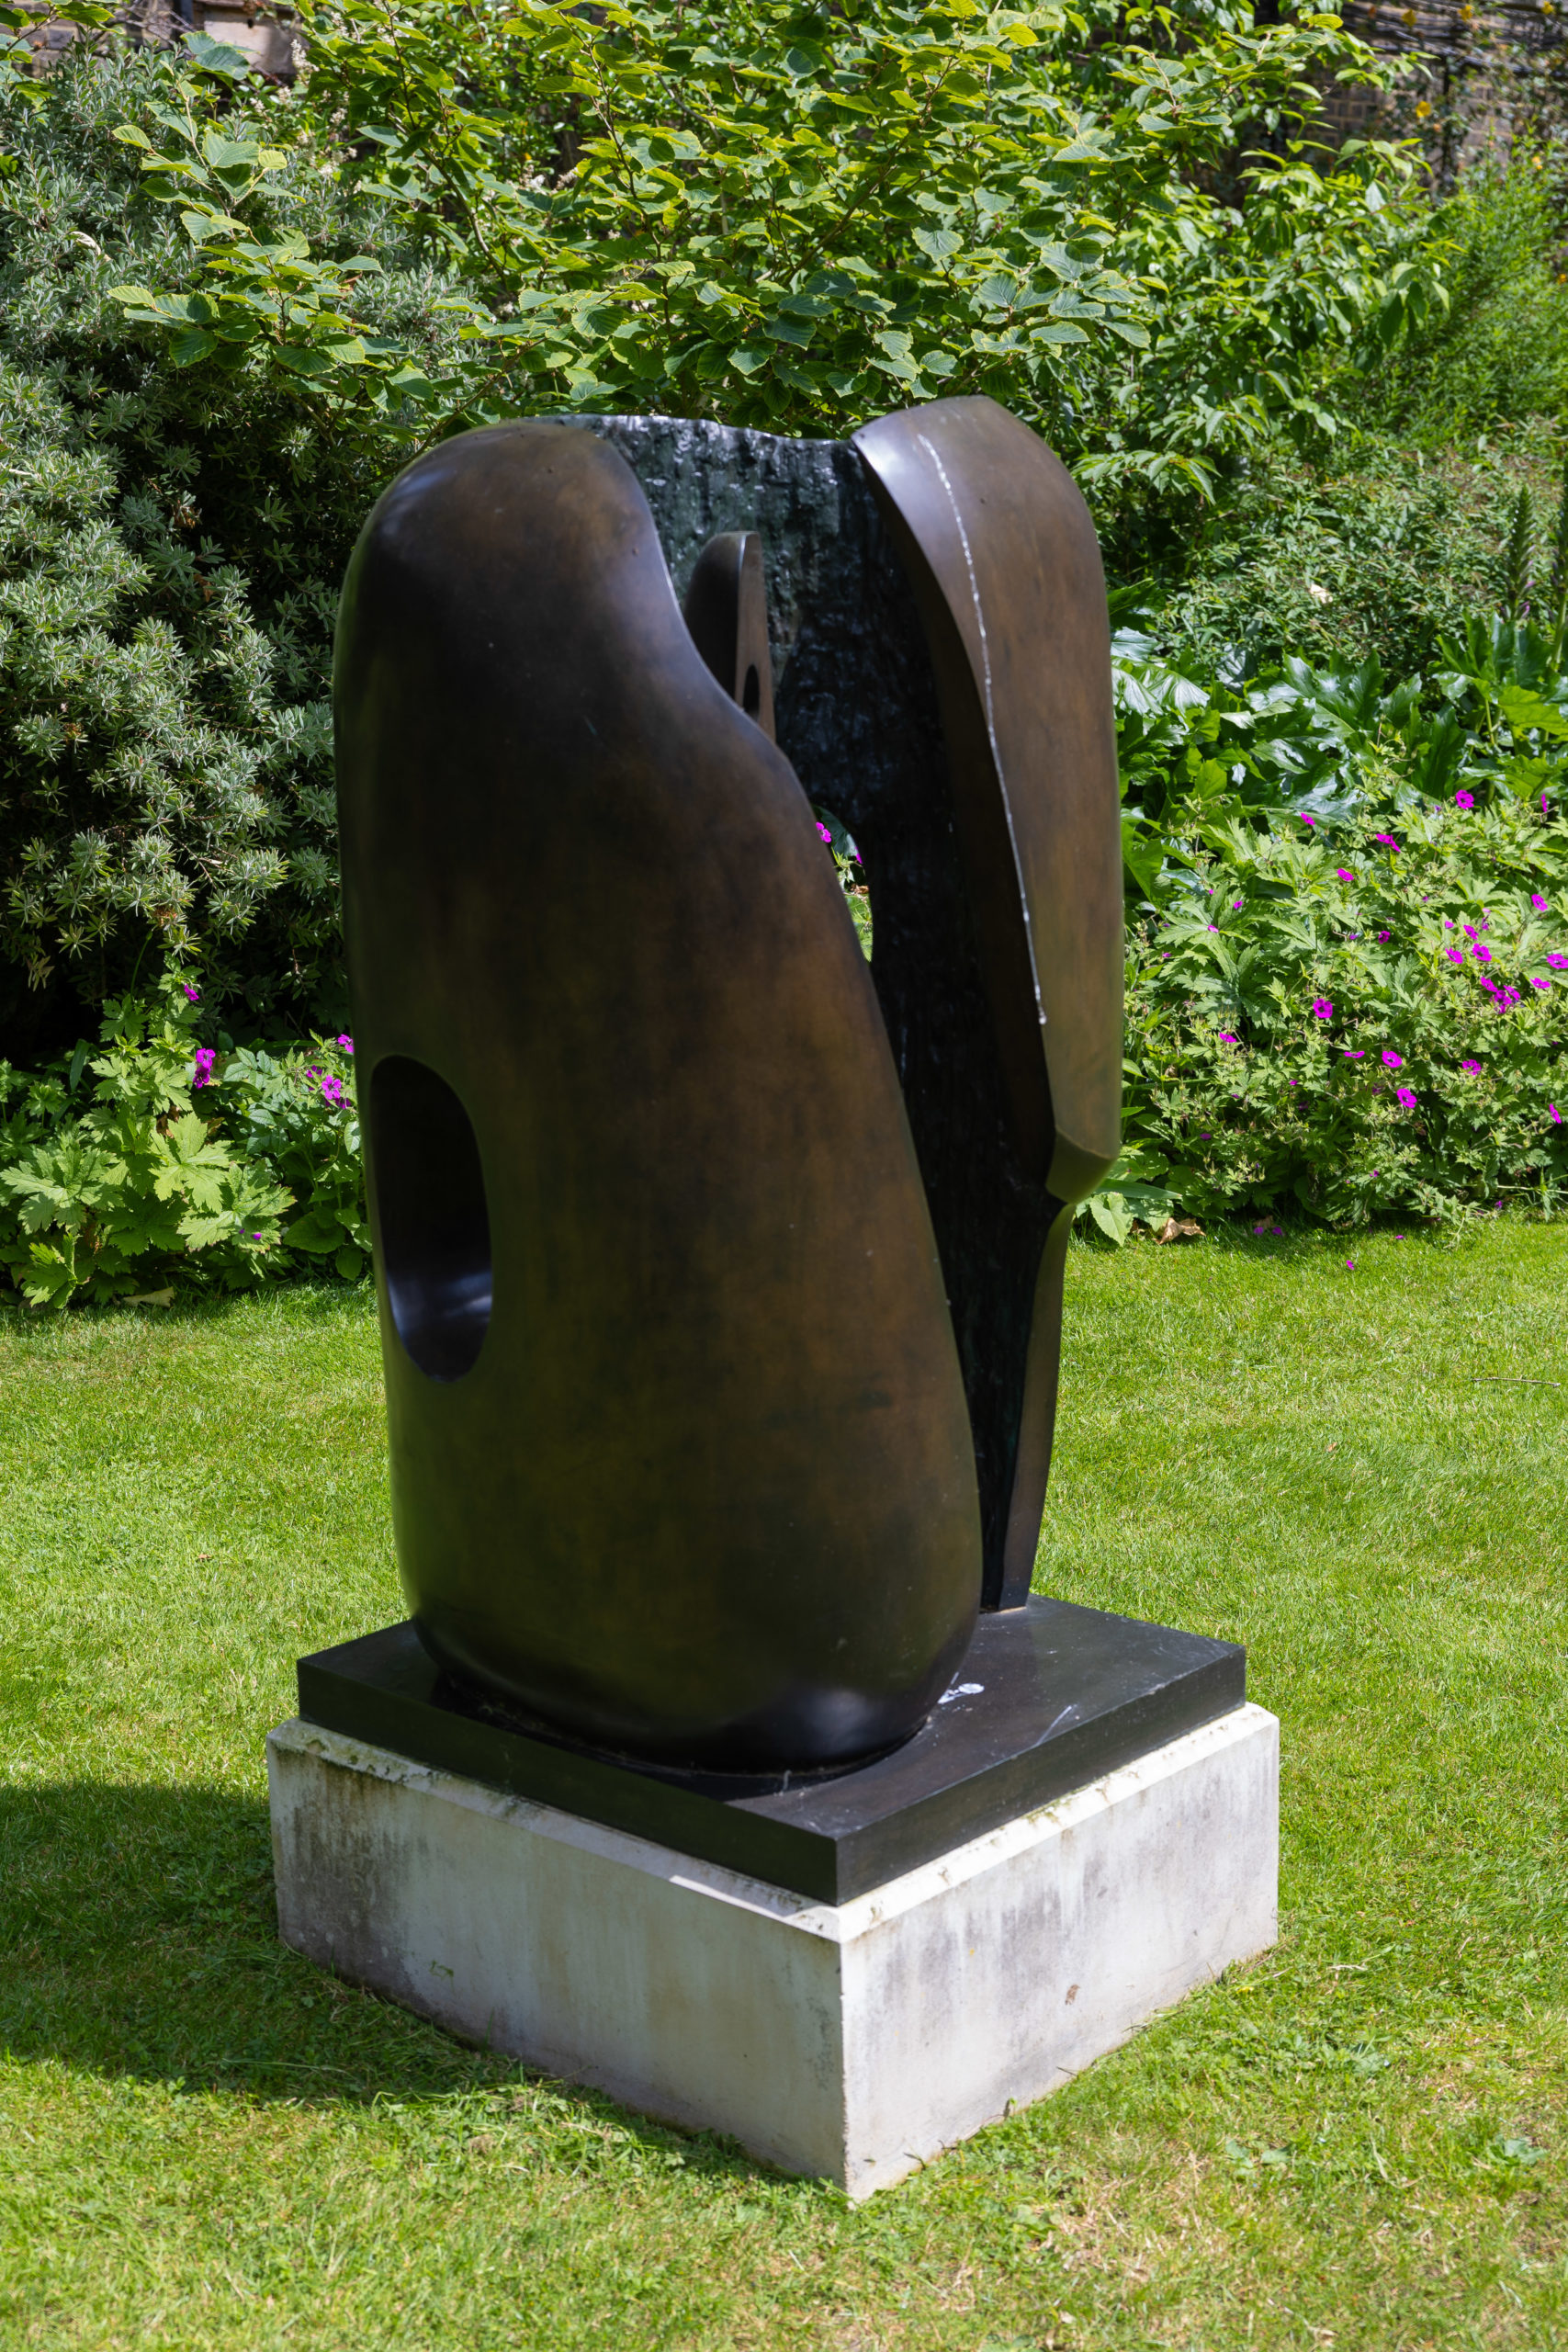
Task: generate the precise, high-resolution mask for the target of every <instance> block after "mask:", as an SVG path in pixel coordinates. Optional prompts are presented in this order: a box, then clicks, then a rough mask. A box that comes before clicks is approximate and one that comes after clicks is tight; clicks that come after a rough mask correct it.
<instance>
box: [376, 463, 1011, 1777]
mask: <svg viewBox="0 0 1568 2352" xmlns="http://www.w3.org/2000/svg"><path fill="white" fill-rule="evenodd" d="M335 695H336V708H337V726H338V762H339V792H340V799H341V811H342V832H343V862H344V894H345V922H346V929H347V939H348V952H349V957H350V966H351V970H352V973H353V978H354V988H355V1019H356V1023H357V1027H356V1043H357V1046H358V1053H359V1061H360V1066H361V1067H362V1069H366V1070H367V1073H368V1109H369V1116H368V1120H367V1152H368V1173H369V1181H370V1191H371V1198H372V1202H373V1211H372V1214H373V1217H374V1219H375V1224H376V1238H377V1250H378V1263H379V1267H380V1271H381V1276H382V1317H383V1324H382V1335H383V1347H384V1352H385V1360H386V1366H387V1383H388V1404H389V1420H390V1430H391V1459H392V1491H393V1502H394V1515H395V1524H396V1531H397V1543H398V1553H399V1560H400V1568H401V1572H402V1576H403V1579H404V1584H405V1587H406V1589H407V1591H408V1594H409V1599H410V1602H411V1605H412V1611H413V1614H414V1617H415V1621H416V1623H418V1625H419V1627H420V1630H421V1633H422V1634H423V1638H424V1640H425V1641H426V1643H427V1645H429V1647H430V1648H431V1649H432V1651H433V1652H434V1655H435V1656H436V1657H438V1659H440V1660H441V1661H442V1662H443V1663H444V1664H446V1666H448V1667H449V1668H455V1669H457V1671H458V1672H459V1673H461V1674H464V1675H467V1676H468V1677H471V1678H473V1679H475V1680H476V1681H478V1682H479V1683H480V1684H481V1685H483V1686H484V1687H486V1688H488V1689H489V1690H491V1691H494V1692H496V1693H498V1694H499V1695H500V1696H501V1697H502V1698H503V1699H504V1700H506V1701H508V1702H512V1703H513V1704H514V1705H515V1706H516V1707H518V1708H520V1709H521V1710H523V1711H525V1713H527V1714H529V1715H531V1716H533V1717H536V1718H539V1719H542V1720H543V1721H545V1722H546V1723H547V1724H555V1725H558V1726H559V1727H561V1728H562V1729H564V1730H566V1731H568V1732H570V1733H571V1734H573V1735H575V1736H578V1737H580V1738H582V1739H584V1740H587V1741H591V1742H593V1743H595V1744H597V1745H599V1746H602V1747H608V1748H611V1749H615V1750H626V1751H631V1752H635V1753H637V1754H638V1755H642V1756H645V1757H649V1758H654V1759H659V1760H664V1761H666V1762H668V1763H670V1764H672V1765H682V1766H693V1767H702V1766H705V1767H708V1768H710V1769H714V1770H731V1771H741V1772H744V1771H755V1772H761V1773H767V1772H777V1771H779V1770H788V1769H803V1768H804V1769H811V1768H821V1767H825V1766H831V1765H836V1764H841V1763H843V1762H845V1761H847V1760H849V1759H852V1758H856V1757H860V1756H863V1755H865V1754H867V1753H868V1752H873V1751H875V1750H876V1749H879V1748H884V1747H888V1746H890V1745H892V1744H893V1743H895V1742H897V1740H899V1739H901V1738H903V1737H904V1736H907V1735H908V1733H910V1732H911V1731H913V1730H914V1729H915V1728H916V1727H917V1726H918V1725H919V1723H920V1722H922V1721H923V1720H924V1718H925V1716H926V1714H927V1713H929V1711H930V1709H931V1706H932V1705H933V1703H934V1702H935V1701H936V1699H937V1697H938V1696H939V1695H940V1693H941V1691H942V1688H943V1687H944V1684H945V1682H946V1680H947V1679H948V1677H949V1676H950V1674H951V1672H952V1669H953V1666H954V1665H955V1663H956V1662H957V1660H958V1659H959V1657H961V1656H962V1654H963V1652H964V1647H965V1645H966V1644H967V1642H968V1639H969V1635H970V1633H971V1631H972V1628H973V1625H974V1621H975V1613H976V1605H977V1602H978V1599H979V1530H978V1521H977V1511H976V1482H975V1464H974V1455H973V1452H972V1448H971V1444H970V1437H969V1429H968V1419H967V1415H966V1412H965V1409H964V1392H963V1387H962V1384H961V1380H960V1375H959V1370H958V1363H957V1359H956V1355H955V1351H954V1346H953V1333H952V1329H951V1326H950V1323H949V1321H948V1316H947V1309H946V1306H945V1302H944V1297H943V1292H942V1271H941V1267H940V1265H939V1262H938V1257H937V1251H936V1248H935V1244H934V1241H933V1238H932V1234H931V1218H930V1215H929V1212H928V1209H927V1206H926V1200H925V1194H924V1191H923V1188H922V1185H921V1182H920V1174H919V1166H918V1164H917V1161H916V1157H915V1152H914V1148H913V1146H912V1143H911V1140H910V1136H909V1128H908V1120H907V1118H906V1115H905V1112H904V1106H903V1102H902V1099H901V1096H900V1092H899V1088H898V1080H897V1072H896V1071H895V1069H894V1066H893V1061H892V1057H891V1055H890V1053H889V1051H888V1046H887V1039H886V1033H885V1031H884V1028H883V1024H882V1019H881V1015H880V1013H879V1012H878V1009H877V1003H876V998H875V994H874V989H873V988H872V984H871V981H870V978H869V977H868V974H867V971H866V967H865V965H864V962H863V958H862V956H861V953H860V949H859V946H858V944H857V942H856V938H855V933H854V928H853V925H852V922H851V920H850V916H849V913H848V910H847V909H846V908H845V905H844V903H843V899H842V895H841V893H840V889H839V887H838V884H837V881H836V879H835V877H834V874H833V871H832V868H831V865H830V864H829V861H828V860H827V859H826V858H825V857H824V855H823V854H822V850H821V845H820V843H819V842H818V836H817V830H816V826H815V824H814V822H813V820H812V816H811V811H810V809H809V807H808V805H807V801H806V799H805V797H804V795H803V793H802V791H801V788H800V786H799V785H798V784H797V783H796V781H795V776H794V775H793V774H792V772H791V770H790V768H789V765H788V763H786V761H785V760H784V758H783V757H782V756H781V755H780V753H779V752H776V751H775V750H774V748H773V745H772V744H771V743H770V742H769V741H767V739H766V737H765V736H764V735H763V734H762V733H761V730H760V729H758V728H757V727H756V726H755V725H753V724H752V722H751V721H750V719H748V718H746V717H745V716H744V715H743V713H742V711H741V710H740V709H739V707H737V705H736V703H735V702H734V701H732V700H731V698H730V697H729V695H728V694H726V693H725V692H724V691H723V690H722V689H721V687H720V686H719V685H718V684H717V683H716V680H715V678H714V677H713V676H712V674H711V673H710V672H709V670H708V668H707V667H706V665H705V662H704V660H703V658H702V655H701V654H700V653H699V652H698V650H697V648H696V646H695V644H694V641H693V639H692V637H691V635H690V634H689V632H688V630H687V628H686V626H685V624H684V622H683V621H682V615H681V611H680V607H679V606H678V605H677V603H676V601H675V595H674V592H673V590H672V588H671V581H670V575H669V572H668V571H667V569H666V566H665V561H664V558H663V556H662V554H661V552H660V544H659V539H658V536H657V534H656V532H655V530H654V526H653V521H652V517H651V515H650V514H649V508H648V504H647V502H646V500H645V499H644V497H643V495H642V492H641V491H640V490H639V489H638V487H637V481H636V480H635V478H634V476H633V475H632V473H631V471H630V470H629V469H628V468H627V466H626V463H625V462H624V460H623V459H622V458H620V457H618V456H617V455H616V454H615V451H614V449H613V448H611V447H609V446H608V445H607V444H606V443H604V442H603V441H600V440H596V439H595V438H593V437H592V435H589V434H587V433H583V432H580V431H575V430H572V429H570V428H569V427H567V426H564V425H559V424H513V425H502V426H498V427H495V428H493V429H491V430H487V431H482V432H479V433H474V434H468V435H462V436H460V437H458V438H457V439H455V440H453V441H450V442H447V443H446V444H445V445H444V446H443V447H440V448H439V449H437V450H435V451H434V452H432V453H431V454H430V455H428V456H427V457H424V458H421V459H419V460H418V461H417V462H416V463H415V464H414V465H412V467H410V468H409V469H408V470H407V471H406V472H405V473H404V474H403V475H401V476H400V479H399V480H398V481H397V482H396V483H394V485H393V486H392V488H391V489H390V490H389V492H387V494H386V495H385V497H384V498H383V499H382V500H381V501H380V503H379V504H378V507H377V508H376V511H375V513H374V514H373V515H372V516H371V518H370V521H369V523H368V524H367V527H366V531H365V533H364V536H363V537H362V539H361V541H360V545H359V548H358V549H357V551H356V553H355V559H354V562H353V565H352V567H351V570H350V572H349V577H348V581H347V583H346V586H345V589H344V607H343V616H342V620H341V624H340V635H339V649H338V662H337V673H336V680H335Z"/></svg>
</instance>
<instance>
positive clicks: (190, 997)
mask: <svg viewBox="0 0 1568 2352" xmlns="http://www.w3.org/2000/svg"><path fill="white" fill-rule="evenodd" d="M1541 904H1542V906H1544V905H1545V904H1546V901H1545V899H1542V900H1541ZM180 987H181V988H182V989H183V990H184V991H185V1000H186V1003H187V1004H199V1003H200V1002H201V990H200V989H193V988H192V986H191V984H190V982H189V981H188V980H182V981H181V982H180Z"/></svg>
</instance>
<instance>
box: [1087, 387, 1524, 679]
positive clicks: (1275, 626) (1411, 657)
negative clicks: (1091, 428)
mask: <svg viewBox="0 0 1568 2352" xmlns="http://www.w3.org/2000/svg"><path fill="white" fill-rule="evenodd" d="M1561 468H1562V453H1561V451H1560V450H1559V449H1558V448H1557V447H1555V446H1554V444H1553V441H1552V439H1551V436H1550V435H1548V434H1546V433H1545V432H1544V431H1535V432H1531V433H1528V434H1520V435H1516V436H1514V438H1513V439H1512V440H1511V441H1510V443H1509V445H1508V447H1507V448H1506V451H1503V450H1496V449H1492V450H1487V451H1485V452H1483V453H1479V454H1478V453H1477V452H1476V451H1475V450H1474V448H1473V447H1471V448H1470V449H1469V450H1468V451H1467V452H1465V453H1461V452H1459V451H1455V450H1441V449H1439V450H1437V451H1435V452H1434V451H1431V450H1425V451H1424V450H1423V449H1421V448H1420V447H1416V445H1415V444H1414V443H1412V442H1409V441H1400V440H1396V439H1394V438H1393V436H1392V435H1388V434H1386V433H1377V434H1371V433H1369V434H1363V435H1357V436H1351V435H1347V436H1346V437H1345V440H1344V442H1343V443H1341V444H1338V445H1337V450H1336V455H1335V458H1334V459H1333V461H1332V462H1325V464H1323V465H1321V466H1317V467H1307V466H1305V465H1303V463H1302V462H1301V461H1300V460H1299V459H1298V458H1295V457H1294V455H1293V453H1292V452H1290V451H1288V450H1286V451H1280V452H1277V453H1275V454H1273V455H1272V456H1270V457H1268V458H1261V459H1259V461H1258V463H1257V464H1256V465H1255V466H1253V467H1251V468H1249V469H1247V472H1246V473H1245V475H1243V476H1242V477H1241V478H1239V479H1238V480H1237V481H1235V482H1234V483H1232V484H1231V485H1230V487H1229V489H1228V491H1227V493H1226V496H1225V499H1224V503H1223V504H1221V505H1217V506H1214V507H1213V508H1211V509H1209V510H1207V512H1206V515H1205V517H1204V519H1203V520H1202V522H1201V526H1200V527H1199V528H1198V529H1197V530H1196V531H1195V532H1194V534H1193V537H1192V540H1191V544H1190V547H1189V548H1187V549H1185V550H1184V551H1183V557H1182V561H1181V563H1180V565H1179V568H1178V567H1175V566H1173V567H1171V568H1170V569H1169V571H1168V573H1167V574H1166V576H1164V577H1163V578H1161V577H1156V578H1152V579H1150V580H1148V581H1146V582H1141V583H1138V584H1136V585H1130V586H1128V587H1127V588H1125V589H1124V590H1123V591H1122V594H1120V596H1119V598H1118V605H1119V609H1120V611H1121V613H1122V616H1124V617H1125V618H1129V619H1132V618H1134V616H1135V625H1136V626H1137V628H1139V629H1140V630H1142V631H1143V632H1144V633H1145V634H1146V635H1148V636H1149V637H1151V638H1153V639H1155V640H1156V641H1157V643H1158V645H1159V647H1160V648H1161V650H1162V651H1163V652H1164V653H1165V654H1166V655H1167V656H1168V658H1169V659H1170V660H1171V662H1173V663H1174V664H1175V665H1176V666H1177V667H1179V668H1184V669H1185V668H1192V669H1196V670H1200V671H1209V672H1215V673H1217V672H1218V671H1220V670H1221V669H1222V668H1224V670H1226V671H1227V672H1228V673H1230V674H1231V675H1232V676H1233V677H1238V678H1239V677H1255V676H1258V675H1259V674H1261V673H1266V672H1268V671H1269V670H1270V669H1274V670H1277V669H1279V668H1280V665H1281V664H1282V663H1283V662H1284V659H1285V657H1286V655H1287V654H1293V655H1296V656H1298V657H1300V658H1301V659H1303V660H1304V661H1307V662H1312V663H1313V664H1314V665H1315V666H1318V667H1328V666H1330V665H1332V664H1333V663H1336V662H1337V663H1339V664H1341V665H1345V664H1347V663H1348V664H1349V665H1350V666H1351V667H1359V664H1360V663H1361V662H1364V661H1366V660H1367V659H1368V657H1369V656H1375V657H1376V659H1377V661H1378V662H1379V663H1380V665H1381V667H1382V671H1383V673H1384V674H1385V676H1387V677H1390V678H1400V679H1403V678H1408V677H1411V676H1413V675H1414V674H1416V673H1417V672H1421V671H1425V670H1427V668H1428V666H1429V665H1430V664H1431V663H1432V662H1433V661H1434V660H1435V659H1436V658H1437V657H1438V645H1439V640H1440V639H1442V638H1444V637H1456V636H1461V635H1462V634H1463V631H1464V628H1465V626H1466V623H1467V621H1468V620H1469V618H1470V616H1472V614H1477V613H1480V614H1486V613H1490V612H1491V610H1492V609H1493V607H1494V605H1495V601H1496V598H1497V594H1498V589H1499V586H1500V584H1501V570H1502V553H1503V549H1504V547H1505V544H1506V539H1507V536H1508V530H1509V526H1510V523H1511V520H1512V517H1513V514H1514V511H1515V506H1516V503H1517V496H1518V492H1519V490H1520V488H1521V487H1525V488H1528V489H1529V490H1530V492H1531V493H1532V497H1533V500H1534V503H1535V506H1536V510H1537V513H1538V514H1539V515H1540V516H1541V518H1542V519H1543V521H1544V522H1545V523H1547V524H1550V522H1551V516H1552V514H1553V511H1554V509H1555V506H1556V503H1557V498H1558V492H1559V488H1560V484H1561ZM1538 558H1539V562H1538V569H1539V570H1540V571H1542V572H1543V573H1544V571H1546V570H1547V569H1549V561H1550V560H1549V556H1548V554H1547V551H1546V550H1545V549H1544V548H1541V549H1540V550H1538ZM1541 585H1543V586H1544V578H1543V579H1542V581H1541Z"/></svg>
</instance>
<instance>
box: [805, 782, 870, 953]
mask: <svg viewBox="0 0 1568 2352" xmlns="http://www.w3.org/2000/svg"><path fill="white" fill-rule="evenodd" d="M812 815H813V816H814V817H815V818H816V820H818V823H819V824H820V823H823V822H826V823H827V824H828V825H829V827H830V828H831V830H832V831H833V832H834V834H835V835H837V836H840V837H841V838H842V839H843V840H844V841H846V842H848V843H849V845H850V849H851V851H852V853H853V854H854V856H855V858H856V861H857V866H852V867H851V868H849V869H848V870H845V869H844V868H842V867H838V873H839V882H840V887H841V888H842V890H843V893H844V897H845V898H846V899H848V901H849V909H850V913H851V914H852V916H853V918H854V926H855V936H856V938H857V939H858V940H859V941H860V952H861V954H862V955H863V956H864V957H865V960H866V962H867V963H868V964H869V963H870V962H871V960H872V922H871V889H870V886H869V883H868V881H867V877H866V870H865V867H864V865H861V864H859V863H858V861H859V853H860V844H859V843H858V842H856V840H855V838H854V836H853V834H852V832H851V831H850V830H849V828H848V826H847V825H846V824H845V823H844V820H843V819H842V818H841V817H840V816H838V815H837V814H835V812H834V811H833V810H832V809H823V808H819V807H818V804H817V803H816V802H815V801H813V803H812ZM834 864H835V866H838V861H837V859H835V860H834ZM857 867H858V870H857Z"/></svg>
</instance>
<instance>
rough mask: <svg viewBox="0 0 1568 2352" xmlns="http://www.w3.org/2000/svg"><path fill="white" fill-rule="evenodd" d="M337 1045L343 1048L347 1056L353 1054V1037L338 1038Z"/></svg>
mask: <svg viewBox="0 0 1568 2352" xmlns="http://www.w3.org/2000/svg"><path fill="white" fill-rule="evenodd" d="M337 1043H338V1044H339V1045H340V1046H342V1047H343V1049H344V1053H345V1054H352V1053H353V1051H354V1040H353V1038H352V1037H340V1038H338V1040H337Z"/></svg>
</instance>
